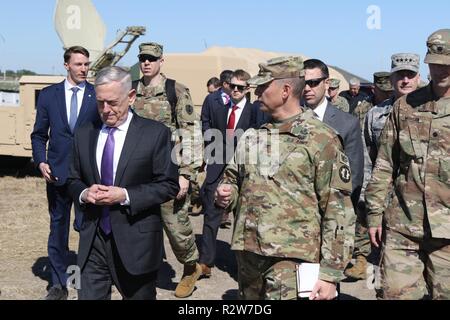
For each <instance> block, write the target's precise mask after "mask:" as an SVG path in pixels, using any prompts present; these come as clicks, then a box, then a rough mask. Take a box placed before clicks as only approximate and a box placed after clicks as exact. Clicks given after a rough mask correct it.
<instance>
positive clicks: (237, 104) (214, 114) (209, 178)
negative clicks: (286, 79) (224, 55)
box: [199, 70, 262, 277]
mask: <svg viewBox="0 0 450 320" xmlns="http://www.w3.org/2000/svg"><path fill="white" fill-rule="evenodd" d="M248 79H250V75H249V74H248V73H247V72H245V71H244V70H236V71H234V72H233V74H232V76H231V78H230V80H229V83H228V86H229V89H230V101H229V104H227V105H225V100H224V97H223V96H222V95H221V94H220V92H216V93H213V94H210V95H209V96H208V97H206V99H205V102H204V104H203V108H205V110H209V112H210V117H208V121H206V120H205V119H206V118H205V117H203V115H204V111H205V110H202V131H203V132H204V138H205V143H206V144H207V145H206V147H205V160H206V162H207V167H206V179H205V182H204V184H203V186H202V189H201V197H202V202H203V208H204V209H203V213H204V222H203V234H202V238H201V242H200V260H199V261H200V265H201V266H202V273H203V275H204V276H206V277H209V276H210V275H211V268H212V267H213V266H214V261H215V257H216V238H217V232H218V230H219V227H220V225H221V222H222V216H223V212H224V210H223V209H221V208H218V207H216V206H215V205H214V192H215V190H216V187H217V184H218V183H219V180H220V178H221V177H222V174H223V171H224V169H225V166H226V164H227V163H228V161H229V160H230V159H231V158H232V157H233V154H234V148H235V146H236V144H237V141H238V139H239V136H240V135H242V133H243V132H244V131H245V130H247V129H249V128H251V127H253V126H254V124H253V123H252V119H253V115H254V113H255V112H261V113H262V111H259V110H256V111H255V110H254V106H253V104H252V103H250V101H248V100H247V98H246V95H247V93H248V92H249V87H248V85H247V80H248ZM218 135H220V136H218ZM211 140H212V141H211Z"/></svg>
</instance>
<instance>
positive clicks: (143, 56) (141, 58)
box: [139, 54, 159, 63]
mask: <svg viewBox="0 0 450 320" xmlns="http://www.w3.org/2000/svg"><path fill="white" fill-rule="evenodd" d="M147 60H148V61H149V62H155V61H158V60H159V58H158V57H155V56H151V55H149V54H141V55H140V56H139V62H142V63H144V62H145V61H147Z"/></svg>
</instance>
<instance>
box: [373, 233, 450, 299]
mask: <svg viewBox="0 0 450 320" xmlns="http://www.w3.org/2000/svg"><path fill="white" fill-rule="evenodd" d="M381 289H382V291H383V299H386V300H391V299H399V300H418V299H422V298H428V297H431V298H432V299H436V300H438V299H439V300H440V299H446V300H447V299H450V240H448V239H433V238H431V239H417V238H412V237H408V236H405V235H402V234H400V233H398V232H395V231H392V230H386V239H385V242H384V244H383V248H382V253H381Z"/></svg>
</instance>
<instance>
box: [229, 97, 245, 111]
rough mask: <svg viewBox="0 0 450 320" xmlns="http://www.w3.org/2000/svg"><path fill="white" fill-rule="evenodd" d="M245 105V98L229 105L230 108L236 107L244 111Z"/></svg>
mask: <svg viewBox="0 0 450 320" xmlns="http://www.w3.org/2000/svg"><path fill="white" fill-rule="evenodd" d="M246 104H247V98H246V97H244V98H243V99H242V100H241V101H239V102H238V103H237V104H234V103H233V102H232V103H231V106H237V108H238V109H244V107H245V105H246Z"/></svg>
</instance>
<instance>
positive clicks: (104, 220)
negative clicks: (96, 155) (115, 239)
mask: <svg viewBox="0 0 450 320" xmlns="http://www.w3.org/2000/svg"><path fill="white" fill-rule="evenodd" d="M116 129H117V128H111V127H107V128H106V130H108V138H107V139H106V143H105V148H104V149H103V155H102V166H101V183H102V185H104V186H112V185H113V182H114V165H113V161H114V132H115V131H116ZM100 228H102V230H103V232H104V233H105V234H106V235H109V234H110V233H111V220H110V217H109V206H104V207H103V209H102V217H101V219H100Z"/></svg>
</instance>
